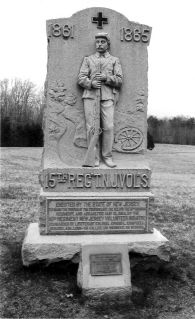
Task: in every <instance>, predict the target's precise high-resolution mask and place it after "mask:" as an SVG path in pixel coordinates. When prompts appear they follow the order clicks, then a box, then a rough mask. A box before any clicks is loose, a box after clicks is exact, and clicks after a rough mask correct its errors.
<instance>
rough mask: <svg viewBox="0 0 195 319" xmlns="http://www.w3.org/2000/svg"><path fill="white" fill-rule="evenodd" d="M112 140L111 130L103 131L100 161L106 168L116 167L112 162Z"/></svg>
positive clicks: (112, 133)
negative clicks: (101, 160)
mask: <svg viewBox="0 0 195 319" xmlns="http://www.w3.org/2000/svg"><path fill="white" fill-rule="evenodd" d="M113 140H114V131H113V129H108V130H105V129H104V130H103V134H102V159H103V161H104V163H105V164H106V165H107V166H108V167H111V168H113V167H116V164H115V163H114V162H113V160H112V145H113Z"/></svg>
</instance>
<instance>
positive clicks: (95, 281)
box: [77, 244, 131, 303]
mask: <svg viewBox="0 0 195 319" xmlns="http://www.w3.org/2000/svg"><path fill="white" fill-rule="evenodd" d="M77 283H78V286H79V287H81V288H82V291H83V294H84V295H85V296H87V297H89V298H90V299H93V300H96V301H100V300H101V301H103V300H104V301H109V300H112V301H113V302H121V303H127V302H128V301H130V296H131V273H130V262H129V255H128V246H127V244H105V245H104V246H102V245H101V244H93V245H83V246H82V252H81V260H80V263H79V270H78V274H77Z"/></svg>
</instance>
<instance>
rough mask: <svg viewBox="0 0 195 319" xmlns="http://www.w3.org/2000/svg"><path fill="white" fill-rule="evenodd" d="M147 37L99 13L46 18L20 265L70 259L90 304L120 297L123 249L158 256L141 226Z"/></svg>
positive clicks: (125, 291)
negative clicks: (41, 111) (32, 205)
mask: <svg viewBox="0 0 195 319" xmlns="http://www.w3.org/2000/svg"><path fill="white" fill-rule="evenodd" d="M150 37H151V27H149V26H147V25H143V24H139V23H135V22H131V21H129V20H128V19H127V18H126V17H124V16H123V15H121V14H119V13H117V12H115V11H113V10H110V9H106V8H89V9H85V10H82V11H80V12H77V13H75V14H74V15H73V16H72V17H70V18H62V19H52V20H49V21H47V40H48V65H47V77H46V83H45V95H46V105H47V107H46V110H45V115H44V136H45V138H44V150H43V156H42V167H41V172H40V184H41V192H40V217H39V224H36V223H33V224H31V225H30V226H29V228H28V231H27V234H26V237H25V240H24V243H23V248H22V255H23V263H24V265H29V264H31V263H33V262H36V261H37V260H41V259H44V260H45V259H46V260H49V261H50V262H51V261H52V260H53V261H56V260H61V259H64V260H66V259H72V260H73V261H76V262H79V263H80V265H79V271H78V284H79V285H80V286H81V287H82V289H83V293H85V294H86V295H90V296H91V297H92V296H93V295H94V296H98V294H100V295H101V296H102V294H104V292H105V294H111V295H115V294H116V295H120V296H127V298H129V296H130V294H131V281H130V265H129V262H130V261H129V258H128V252H129V251H135V252H138V253H139V252H143V251H144V253H145V254H156V255H158V256H159V258H162V259H167V258H168V255H167V254H166V253H164V245H165V244H166V242H167V239H166V238H165V237H164V236H162V235H161V234H160V232H158V231H157V230H153V229H152V227H151V225H150V219H149V208H150V204H151V201H152V200H153V194H152V192H151V190H150V182H151V170H150V167H149V165H148V163H147V160H146V157H145V154H146V151H147V97H148V80H147V71H148V53H147V47H148V45H149V43H150ZM75 256H76V257H75ZM127 260H128V262H127ZM113 278H115V279H114V280H113ZM113 282H114V283H113Z"/></svg>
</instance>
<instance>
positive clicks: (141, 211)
mask: <svg viewBox="0 0 195 319" xmlns="http://www.w3.org/2000/svg"><path fill="white" fill-rule="evenodd" d="M148 204H149V199H148V198H132V199H129V198H120V199H119V198H114V199H101V200H100V199H95V198H94V199H79V200H78V199H68V198H67V199H48V200H47V205H46V207H47V208H46V209H47V212H46V216H47V217H46V218H47V234H78V233H80V234H82V233H83V234H89V233H96V234H103V233H144V232H147V231H148Z"/></svg>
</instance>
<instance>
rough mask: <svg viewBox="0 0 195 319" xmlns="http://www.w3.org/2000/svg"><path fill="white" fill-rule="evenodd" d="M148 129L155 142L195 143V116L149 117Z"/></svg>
mask: <svg viewBox="0 0 195 319" xmlns="http://www.w3.org/2000/svg"><path fill="white" fill-rule="evenodd" d="M148 130H149V132H150V134H151V135H152V136H153V140H154V142H155V143H163V144H181V145H195V118H194V117H190V118H188V117H184V116H176V117H173V118H163V119H158V118H157V117H155V116H149V117H148Z"/></svg>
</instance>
